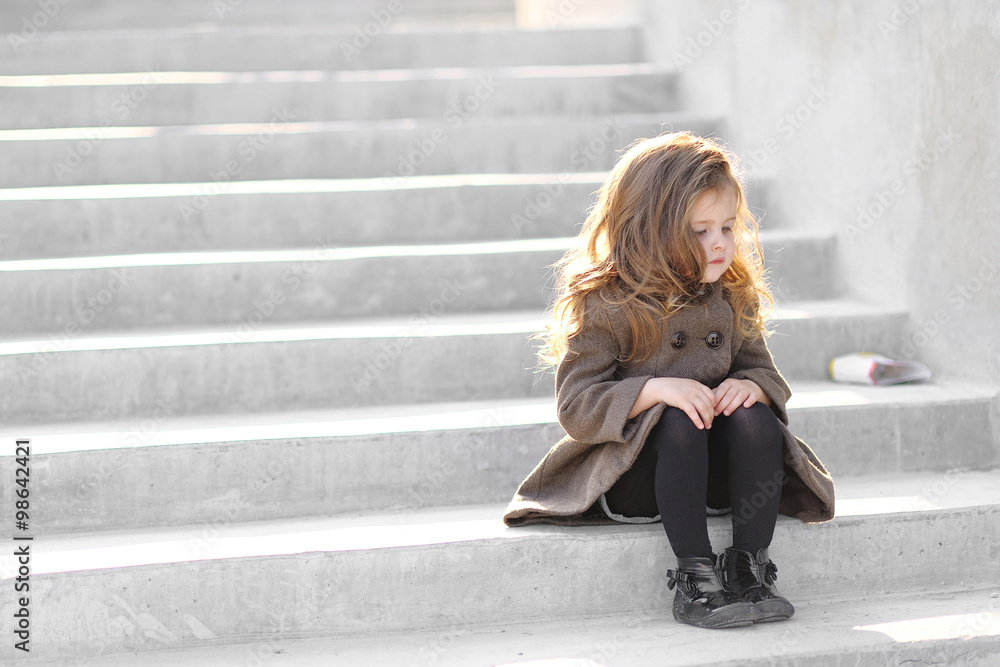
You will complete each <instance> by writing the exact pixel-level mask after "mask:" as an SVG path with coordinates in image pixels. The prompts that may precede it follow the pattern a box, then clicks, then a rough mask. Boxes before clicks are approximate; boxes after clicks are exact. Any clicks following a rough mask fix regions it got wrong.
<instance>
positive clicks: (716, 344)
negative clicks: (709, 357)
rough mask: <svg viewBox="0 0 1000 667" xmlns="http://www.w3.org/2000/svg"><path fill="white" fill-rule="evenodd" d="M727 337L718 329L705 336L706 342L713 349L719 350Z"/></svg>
mask: <svg viewBox="0 0 1000 667" xmlns="http://www.w3.org/2000/svg"><path fill="white" fill-rule="evenodd" d="M724 340H725V339H724V338H723V337H722V334H720V333H719V332H718V331H713V332H711V333H710V334H708V335H707V336H705V344H706V345H708V346H709V347H710V348H712V349H713V350H718V349H719V348H720V347H722V343H723V341H724Z"/></svg>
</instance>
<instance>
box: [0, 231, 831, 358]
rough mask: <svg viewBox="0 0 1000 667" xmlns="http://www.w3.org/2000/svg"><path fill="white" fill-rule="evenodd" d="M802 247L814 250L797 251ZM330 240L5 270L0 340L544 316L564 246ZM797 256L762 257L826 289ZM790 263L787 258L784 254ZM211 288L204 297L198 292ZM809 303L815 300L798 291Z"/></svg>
mask: <svg viewBox="0 0 1000 667" xmlns="http://www.w3.org/2000/svg"><path fill="white" fill-rule="evenodd" d="M806 245H807V247H806V248H805V249H806V250H811V249H812V248H811V246H812V245H813V244H806ZM331 246H332V244H329V245H327V247H325V248H322V247H317V248H316V250H314V251H313V252H311V253H308V254H307V256H306V258H304V259H302V260H298V261H282V262H250V263H232V264H195V265H182V266H152V267H149V266H143V267H118V268H105V269H74V270H41V271H14V272H9V273H6V274H3V283H2V285H3V287H2V289H0V336H7V337H12V338H28V337H32V336H39V335H47V334H49V333H50V332H53V331H59V330H64V328H65V327H66V326H67V325H69V324H70V323H75V324H76V325H77V326H79V328H80V330H81V331H111V330H118V329H132V328H137V327H139V328H141V327H150V326H160V325H162V326H175V325H176V326H184V325H191V326H200V325H207V324H211V325H221V326H231V327H234V328H235V327H237V326H239V325H240V324H243V323H245V322H248V321H251V322H252V321H254V319H253V318H260V317H262V316H266V320H267V322H268V323H270V324H277V323H281V322H289V323H294V322H307V321H314V320H315V321H321V320H331V319H339V318H353V317H379V316H400V315H407V314H409V313H411V312H412V311H413V307H414V304H426V303H431V302H434V301H437V300H444V302H445V303H446V304H447V306H448V312H449V313H460V312H482V311H499V310H504V309H512V310H528V309H537V310H539V311H541V310H543V309H544V308H545V307H546V305H547V304H548V302H549V301H550V299H551V298H552V286H553V284H554V275H553V270H552V269H551V268H549V267H551V266H552V265H553V264H554V263H555V262H557V261H558V260H559V258H560V257H562V254H563V252H562V251H561V250H544V251H524V252H497V253H490V254H471V255H428V256H416V257H381V258H369V259H350V260H329V261H324V258H325V257H329V256H331V255H332V252H333V250H332V247H331ZM796 250H798V248H791V249H789V248H787V247H786V249H784V250H783V251H781V252H774V253H770V255H769V256H770V257H771V258H772V259H771V262H770V264H771V267H772V278H773V279H774V280H775V281H776V282H777V283H779V284H785V285H797V286H802V287H799V288H798V289H797V292H798V293H800V294H801V293H802V292H804V291H805V290H806V289H809V288H811V289H812V290H816V291H819V290H824V289H829V287H828V284H823V283H822V282H821V281H819V280H817V278H818V277H819V274H820V273H821V272H823V273H826V274H827V275H829V273H830V269H831V266H830V263H829V262H824V261H823V256H822V255H821V256H820V261H817V262H815V263H809V262H804V261H798V259H797V254H798V253H797V252H796ZM789 257H790V258H791V259H792V261H788V262H786V261H785V259H786V258H789ZM207 286H213V287H212V289H206V287H207ZM806 295H807V296H814V297H815V296H822V294H817V293H815V292H813V293H807V294H806Z"/></svg>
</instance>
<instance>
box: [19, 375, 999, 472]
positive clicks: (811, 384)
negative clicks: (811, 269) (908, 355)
mask: <svg viewBox="0 0 1000 667" xmlns="http://www.w3.org/2000/svg"><path fill="white" fill-rule="evenodd" d="M789 384H790V385H791V388H792V398H791V400H789V402H788V409H789V411H791V412H793V413H794V412H795V411H796V410H801V409H807V408H817V407H827V408H835V407H846V406H863V405H880V406H889V405H903V404H940V403H956V402H964V401H982V400H989V399H991V398H993V397H994V396H995V395H996V393H997V391H996V389H995V388H994V387H992V386H989V385H984V384H981V383H976V382H969V381H961V380H957V381H956V380H949V381H934V382H928V383H922V384H903V385H893V386H885V387H869V386H865V385H846V384H838V383H834V382H821V381H794V380H791V381H789ZM555 421H556V414H555V401H554V399H553V398H550V397H545V398H524V399H497V400H488V401H484V400H477V401H461V402H443V403H442V402H438V403H416V404H410V405H392V406H382V405H373V406H365V407H350V408H329V409H325V410H296V411H279V412H254V413H250V414H218V415H200V416H181V417H176V416H175V417H169V418H164V419H159V420H157V421H156V424H155V428H149V429H141V428H140V427H139V426H138V425H137V423H136V421H135V420H132V421H103V422H102V421H89V422H67V423H59V424H31V425H28V426H17V425H11V424H4V425H3V426H0V437H30V439H31V444H32V452H33V454H34V455H46V454H58V453H62V452H72V451H92V450H102V449H117V448H125V447H129V446H133V445H132V444H126V443H137V442H138V443H139V444H138V445H136V446H141V447H158V446H170V445H182V444H204V443H223V442H242V441H260V440H273V439H286V438H287V439H292V438H312V437H350V436H359V435H373V434H391V433H407V432H417V431H441V430H457V429H470V428H489V427H503V426H521V425H528V424H550V423H554V422H555ZM140 430H141V431H142V437H141V438H133V439H131V440H126V439H125V437H124V436H127V435H129V434H135V433H137V432H138V431H140ZM0 459H2V457H0Z"/></svg>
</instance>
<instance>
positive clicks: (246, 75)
mask: <svg viewBox="0 0 1000 667" xmlns="http://www.w3.org/2000/svg"><path fill="white" fill-rule="evenodd" d="M484 71H488V72H489V73H490V74H494V75H498V76H502V77H504V78H555V77H559V78H572V77H588V76H628V75H634V74H653V73H656V72H660V71H662V70H660V69H657V68H656V67H654V66H652V65H650V64H648V63H622V64H609V65H524V66H520V67H490V68H482V67H477V68H472V67H429V68H415V69H376V70H277V71H268V72H161V71H158V70H150V71H146V72H118V73H106V74H22V75H17V76H7V75H3V76H0V88H52V87H66V86H129V85H136V84H144V83H148V82H149V79H150V78H151V77H152V78H153V79H154V80H155V83H156V84H157V85H190V84H206V85H210V84H221V83H289V82H297V83H317V82H321V81H343V82H351V83H354V82H364V81H422V80H442V79H443V80H447V79H466V78H470V77H471V78H475V77H477V76H480V75H482V74H483V72H484Z"/></svg>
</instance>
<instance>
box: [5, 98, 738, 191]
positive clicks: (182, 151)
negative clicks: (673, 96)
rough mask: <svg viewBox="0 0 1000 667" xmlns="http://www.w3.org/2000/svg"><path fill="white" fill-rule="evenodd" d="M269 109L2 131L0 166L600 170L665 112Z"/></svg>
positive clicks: (345, 174) (128, 179)
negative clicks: (258, 119) (177, 122)
mask: <svg viewBox="0 0 1000 667" xmlns="http://www.w3.org/2000/svg"><path fill="white" fill-rule="evenodd" d="M271 118H272V121H271V122H269V123H264V124H261V125H258V126H256V127H255V128H254V129H251V130H247V133H246V134H239V135H220V134H216V133H215V132H216V131H217V130H215V129H212V130H211V132H212V134H206V135H197V134H190V133H187V134H177V135H173V134H164V135H161V136H155V137H144V138H112V137H111V136H110V135H109V134H108V132H109V131H108V130H103V129H102V128H94V129H92V130H90V131H88V133H87V134H86V135H84V136H85V137H88V138H80V139H57V140H56V139H54V140H45V141H43V140H16V141H9V142H6V143H5V144H4V146H3V149H4V150H3V151H2V152H0V176H2V177H3V179H4V181H3V182H4V183H5V184H6V185H7V186H8V187H29V186H39V185H86V184H94V183H165V182H214V183H220V182H222V183H225V182H229V181H232V180H260V179H278V178H282V179H300V178H356V177H365V176H388V177H390V179H392V182H391V186H397V187H398V186H399V185H402V183H400V182H399V181H398V180H397V179H399V178H400V177H403V176H410V175H421V174H460V173H510V172H525V173H540V172H544V173H548V172H552V173H558V172H564V171H603V170H606V169H610V168H611V166H612V165H613V164H614V162H615V159H616V158H617V157H618V153H617V152H616V151H617V150H618V149H621V148H623V147H625V146H626V145H628V144H629V143H631V142H632V141H633V140H634V139H635V138H637V137H649V136H654V135H657V134H659V133H660V131H661V123H662V122H669V119H670V118H671V117H669V116H664V117H663V118H662V119H658V120H647V121H629V120H628V119H625V118H616V117H607V118H596V119H587V118H583V119H579V118H578V119H573V120H568V119H567V120H559V121H556V120H550V119H537V120H535V121H533V122H532V121H525V120H516V121H509V122H501V121H493V122H490V119H487V118H479V117H474V118H470V119H469V120H468V121H467V122H465V123H464V124H460V125H459V126H457V127H456V126H455V125H454V124H451V125H449V124H448V123H446V122H443V121H442V122H433V123H424V124H423V125H420V126H417V127H414V128H413V129H401V128H400V127H398V124H399V123H402V122H404V121H398V122H397V121H390V122H388V123H389V125H382V126H379V125H378V124H375V125H366V126H363V127H354V128H350V129H338V130H323V131H308V132H301V131H299V130H303V129H310V128H313V129H315V128H314V127H313V126H311V125H308V124H307V125H305V126H300V125H296V124H295V123H294V122H290V121H291V120H292V116H290V115H289V112H288V110H282V109H275V110H273V111H272V116H271ZM674 120H675V121H676V126H675V128H674V129H677V130H680V129H686V130H691V131H693V132H696V133H699V134H708V133H712V132H716V131H717V130H718V127H719V123H718V122H716V121H710V120H704V119H695V118H683V117H680V116H676V117H674ZM406 123H408V121H407V122H406ZM185 132H188V131H187V130H185ZM293 132H294V133H293ZM209 192H211V189H210V188H206V191H205V193H209ZM205 193H203V194H205Z"/></svg>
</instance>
